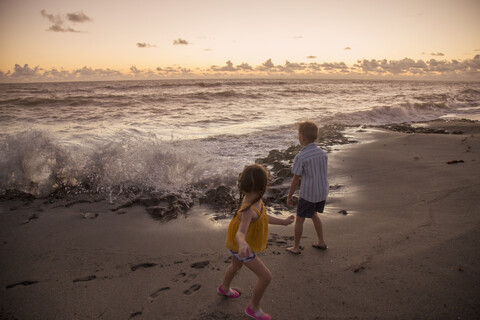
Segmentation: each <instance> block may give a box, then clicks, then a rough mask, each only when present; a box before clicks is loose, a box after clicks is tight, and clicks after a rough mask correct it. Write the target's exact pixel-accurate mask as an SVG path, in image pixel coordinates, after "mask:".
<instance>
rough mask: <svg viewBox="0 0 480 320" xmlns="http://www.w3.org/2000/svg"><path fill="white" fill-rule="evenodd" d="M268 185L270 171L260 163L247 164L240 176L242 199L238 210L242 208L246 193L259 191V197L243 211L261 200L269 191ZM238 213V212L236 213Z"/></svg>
mask: <svg viewBox="0 0 480 320" xmlns="http://www.w3.org/2000/svg"><path fill="white" fill-rule="evenodd" d="M267 185H268V172H267V170H265V168H264V167H263V166H262V165H260V164H252V165H249V166H245V168H244V169H243V172H242V173H241V174H240V176H239V178H238V189H239V191H240V201H239V203H238V208H237V212H239V210H240V206H241V205H242V201H243V198H244V197H245V194H246V193H249V192H258V197H257V198H255V199H254V200H253V201H252V202H251V203H250V204H249V205H248V206H246V207H245V208H243V209H242V210H241V211H242V212H243V211H246V210H248V209H250V207H251V206H252V205H253V204H254V203H255V202H257V201H260V200H261V199H262V197H263V195H264V194H265V192H266V191H267ZM235 214H236V213H235Z"/></svg>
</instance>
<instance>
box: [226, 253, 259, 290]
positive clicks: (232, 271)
mask: <svg viewBox="0 0 480 320" xmlns="http://www.w3.org/2000/svg"><path fill="white" fill-rule="evenodd" d="M254 260H255V259H254ZM242 266H243V262H240V261H238V260H237V259H235V258H234V257H232V263H231V264H230V266H229V267H228V269H227V271H226V272H225V276H224V277H223V283H222V290H223V291H225V292H228V291H229V290H230V284H231V283H232V280H233V278H234V277H235V275H236V274H237V272H238V271H239V270H240V269H241V268H242Z"/></svg>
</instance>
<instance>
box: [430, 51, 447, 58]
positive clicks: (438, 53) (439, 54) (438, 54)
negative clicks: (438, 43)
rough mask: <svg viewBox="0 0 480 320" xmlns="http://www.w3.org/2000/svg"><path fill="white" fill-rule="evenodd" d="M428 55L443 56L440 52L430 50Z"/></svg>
mask: <svg viewBox="0 0 480 320" xmlns="http://www.w3.org/2000/svg"><path fill="white" fill-rule="evenodd" d="M430 55H431V56H435V57H443V56H444V54H443V53H441V52H437V53H435V52H432V53H430Z"/></svg>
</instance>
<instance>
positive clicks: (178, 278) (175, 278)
mask: <svg viewBox="0 0 480 320" xmlns="http://www.w3.org/2000/svg"><path fill="white" fill-rule="evenodd" d="M186 275H187V274H186V273H185V272H180V273H179V274H177V275H176V276H175V277H174V278H172V281H173V282H177V281H178V280H180V279H182V278H185V276H186Z"/></svg>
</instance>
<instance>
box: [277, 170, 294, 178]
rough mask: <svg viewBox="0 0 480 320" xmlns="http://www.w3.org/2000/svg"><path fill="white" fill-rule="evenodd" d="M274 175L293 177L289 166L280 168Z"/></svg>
mask: <svg viewBox="0 0 480 320" xmlns="http://www.w3.org/2000/svg"><path fill="white" fill-rule="evenodd" d="M276 175H277V177H281V178H287V177H293V174H292V171H291V169H290V168H288V169H287V168H284V169H281V170H279V171H278V172H277V174H276Z"/></svg>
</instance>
